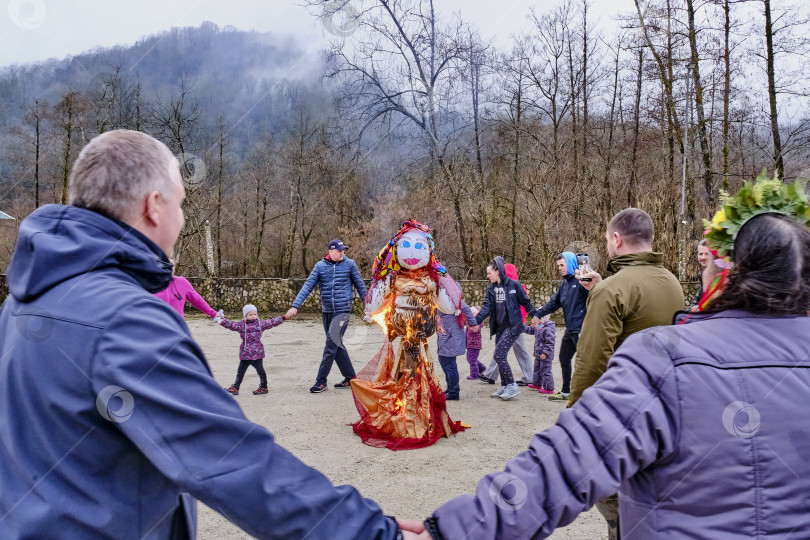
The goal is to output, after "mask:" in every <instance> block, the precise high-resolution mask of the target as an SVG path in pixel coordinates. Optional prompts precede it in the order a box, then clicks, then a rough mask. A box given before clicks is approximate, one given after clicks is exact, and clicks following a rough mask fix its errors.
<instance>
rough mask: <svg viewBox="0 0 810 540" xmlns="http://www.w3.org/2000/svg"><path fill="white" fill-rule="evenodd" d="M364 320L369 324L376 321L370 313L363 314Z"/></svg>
mask: <svg viewBox="0 0 810 540" xmlns="http://www.w3.org/2000/svg"><path fill="white" fill-rule="evenodd" d="M363 320H364V321H365V322H367V323H373V322H374V319H372V318H371V315H369V314H368V313H364V314H363Z"/></svg>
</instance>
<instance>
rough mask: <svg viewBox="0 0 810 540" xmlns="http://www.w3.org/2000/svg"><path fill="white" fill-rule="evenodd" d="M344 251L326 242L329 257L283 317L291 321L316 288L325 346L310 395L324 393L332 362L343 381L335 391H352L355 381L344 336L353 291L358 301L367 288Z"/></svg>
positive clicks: (339, 245) (337, 244) (335, 243)
mask: <svg viewBox="0 0 810 540" xmlns="http://www.w3.org/2000/svg"><path fill="white" fill-rule="evenodd" d="M347 249H349V246H347V245H345V244H344V243H343V242H341V241H340V240H339V239H335V240H332V241H331V242H329V253H327V255H326V256H325V257H324V258H323V259H321V260H320V261H318V263H317V264H316V265H315V268H313V269H312V272H310V273H309V277H307V280H306V281H305V282H304V285H303V287H301V290H300V291H299V292H298V296H296V297H295V300H294V301H293V305H292V307H291V308H290V309H289V310H288V311H287V313H286V314H285V317H287V318H290V317H294V316H295V315H296V314H297V313H298V308H300V307H301V304H303V303H304V300H306V299H307V296H309V295H310V294H311V293H312V291H313V290H315V287H316V286H317V287H319V288H320V291H321V312H322V313H321V319H322V322H323V331H324V333H325V334H326V345H325V346H324V348H323V357H322V358H321V364H320V367H319V368H318V375H317V376H316V377H315V384H314V385H313V386H312V388H310V389H309V391H310V392H312V393H313V394H319V393H321V392H323V391H325V390H326V389H327V386H326V378H327V377H328V376H329V372H330V371H331V370H332V364H333V363H335V362H336V363H337V365H338V369H340V373H341V375H343V380H342V381H341V382H339V383H337V384H335V388H351V380H352V379H354V377H355V372H354V366H352V361H351V359H350V358H349V352H348V351H347V350H346V347H345V346H344V345H343V334H345V333H346V328H348V327H349V319H350V318H351V313H352V287H354V288H355V290H357V294H359V295H360V298H365V297H366V284H365V283H363V278H362V277H361V276H360V270H358V269H357V264H355V262H354V261H353V260H351V259H350V258H348V257H346V255H345V253H344V251H346V250H347Z"/></svg>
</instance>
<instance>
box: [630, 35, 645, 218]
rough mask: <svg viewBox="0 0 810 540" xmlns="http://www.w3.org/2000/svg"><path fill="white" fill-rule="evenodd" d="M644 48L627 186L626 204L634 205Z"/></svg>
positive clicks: (637, 88)
mask: <svg viewBox="0 0 810 540" xmlns="http://www.w3.org/2000/svg"><path fill="white" fill-rule="evenodd" d="M643 69H644V49H643V48H641V47H639V49H638V78H637V79H636V99H635V104H634V107H633V153H632V155H631V158H630V182H629V184H628V186H627V206H636V204H637V203H638V195H637V193H636V191H637V189H636V184H637V183H638V171H637V170H636V169H637V159H636V158H637V156H638V139H639V127H640V124H641V78H642V77H643V75H644V72H643Z"/></svg>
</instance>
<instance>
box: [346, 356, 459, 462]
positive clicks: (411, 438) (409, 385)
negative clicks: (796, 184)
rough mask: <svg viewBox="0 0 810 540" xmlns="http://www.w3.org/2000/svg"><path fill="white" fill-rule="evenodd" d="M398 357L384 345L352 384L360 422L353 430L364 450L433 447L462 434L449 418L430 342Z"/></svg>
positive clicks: (455, 423)
mask: <svg viewBox="0 0 810 540" xmlns="http://www.w3.org/2000/svg"><path fill="white" fill-rule="evenodd" d="M413 347H415V348H416V350H414V349H413V348H412V349H411V350H410V351H408V350H406V347H403V344H402V343H400V350H399V352H398V353H397V354H396V356H395V355H394V347H393V345H392V342H390V341H387V340H386V341H385V343H384V344H383V347H382V349H381V350H380V352H378V353H377V355H376V356H375V357H374V358H373V359H372V360H371V362H369V363H368V365H366V366H365V367H364V368H363V369H362V370H360V372H359V373H358V374H357V378H356V379H353V380H352V393H353V395H354V402H355V405H356V406H357V412H359V413H360V420H359V421H358V422H356V423H355V424H354V426H353V428H354V432H355V433H356V434H357V435H359V436H360V437H361V438H362V440H363V442H364V443H365V444H368V445H369V446H375V447H379V448H383V447H385V448H388V449H390V450H408V449H412V448H423V447H425V446H430V445H431V444H433V443H435V442H436V441H437V440H439V438H440V437H442V436H445V437H449V436H450V434H451V433H457V432H459V431H462V430H464V427H463V426H462V425H461V422H454V421H453V420H451V419H450V416H449V415H448V414H447V402H446V400H445V396H444V392H442V389H441V384H440V383H439V379H438V378H437V377H436V374H435V373H434V371H433V362H432V361H431V359H430V353H429V351H428V349H427V341H426V340H422V341H421V342H418V343H416V344H414V346H413Z"/></svg>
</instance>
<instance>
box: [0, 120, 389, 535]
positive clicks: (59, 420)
mask: <svg viewBox="0 0 810 540" xmlns="http://www.w3.org/2000/svg"><path fill="white" fill-rule="evenodd" d="M69 194H70V205H69V206H61V205H55V204H51V205H46V206H43V207H41V208H38V209H37V210H36V211H34V212H33V213H32V214H31V215H30V216H29V217H27V218H26V219H25V221H23V223H22V225H21V227H20V234H19V238H18V241H17V246H16V249H15V252H14V254H13V256H12V259H11V263H10V265H9V268H8V284H9V292H10V294H9V296H8V297H7V298H6V300H5V302H4V303H3V305H2V308H0V538H53V537H57V536H58V537H61V538H121V537H122V536H127V537H131V538H147V539H165V538H172V539H176V538H178V539H179V538H194V537H195V535H196V501H195V499H199V500H201V501H203V502H204V503H205V504H206V505H208V506H209V507H211V508H213V509H214V510H216V511H217V512H220V513H221V514H223V515H225V516H226V517H227V518H228V520H230V521H232V522H233V523H235V524H236V525H238V526H239V527H241V528H242V529H243V530H245V531H246V532H247V533H249V534H250V535H251V536H254V537H256V538H304V537H306V538H313V539H314V538H324V539H325V538H329V539H333V538H346V539H348V538H358V539H359V538H363V539H372V538H373V539H390V540H394V539H395V538H399V535H400V531H399V530H398V527H397V525H396V523H395V521H394V520H393V519H392V518H390V517H386V516H385V515H383V513H382V512H381V511H380V508H379V506H377V505H376V504H375V503H374V502H373V501H371V500H368V499H365V498H363V497H362V496H361V495H360V493H359V492H358V491H357V490H355V489H354V488H352V487H350V486H340V487H336V486H333V485H332V483H331V482H330V481H329V480H328V479H327V478H326V477H325V476H324V475H323V474H321V473H320V472H318V471H316V470H315V469H313V468H311V467H309V466H307V465H305V464H304V463H302V462H301V461H300V460H298V459H297V458H296V457H295V456H293V455H292V454H291V453H290V452H288V451H287V450H285V449H284V448H282V447H281V446H279V445H277V444H276V443H275V441H274V439H273V435H271V434H270V432H269V431H267V430H266V429H265V428H263V427H261V426H258V425H256V424H254V423H253V422H251V421H249V420H248V419H247V418H246V417H245V415H244V413H243V412H242V410H241V409H240V408H239V405H238V404H237V403H236V402H235V401H234V400H233V399H231V397H230V396H229V395H228V394H227V393H226V392H225V391H224V390H223V389H222V388H221V387H220V386H219V385H218V384H217V383H216V381H215V380H214V378H213V376H212V375H211V369H210V368H209V366H208V362H207V361H206V359H205V356H204V355H203V352H202V351H201V350H200V347H199V346H198V345H197V343H196V342H195V341H194V339H193V338H192V337H191V333H190V332H189V329H188V326H187V325H186V323H185V321H184V320H183V318H182V317H181V316H180V315H179V314H178V313H177V312H176V311H175V310H174V309H172V307H171V306H170V305H169V304H167V303H166V302H164V301H163V300H161V299H159V298H156V297H155V296H154V295H153V293H156V292H158V291H160V290H161V289H163V288H165V287H167V286H168V285H169V282H170V281H171V276H172V271H171V264H170V263H169V259H168V256H167V254H170V253H171V252H172V250H173V247H174V243H175V241H176V240H177V237H178V235H179V233H180V230H181V229H182V228H183V224H184V218H183V211H182V209H181V202H182V200H183V198H184V193H183V184H182V180H181V177H180V170H179V166H178V163H177V160H176V159H175V158H174V156H173V155H172V153H171V152H170V151H169V149H168V148H166V146H165V145H163V144H162V143H160V142H158V141H157V140H155V139H153V138H152V137H150V136H148V135H146V134H144V133H140V132H135V131H127V130H116V131H109V132H107V133H104V134H102V135H99V136H98V137H96V138H95V139H93V140H92V141H91V142H90V143H89V144H88V145H87V146H86V147H85V148H84V149H83V150H82V152H81V154H80V155H79V158H78V160H77V161H76V163H75V164H74V167H73V171H72V173H71V178H70V185H69Z"/></svg>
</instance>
